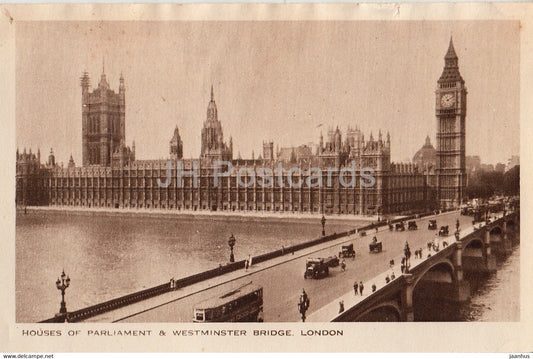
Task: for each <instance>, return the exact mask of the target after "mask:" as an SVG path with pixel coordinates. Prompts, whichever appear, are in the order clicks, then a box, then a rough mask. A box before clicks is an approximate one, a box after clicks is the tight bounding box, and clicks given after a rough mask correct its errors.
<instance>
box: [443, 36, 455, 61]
mask: <svg viewBox="0 0 533 359" xmlns="http://www.w3.org/2000/svg"><path fill="white" fill-rule="evenodd" d="M444 58H445V59H456V58H457V54H456V53H455V48H454V47H453V38H452V37H451V36H450V45H449V46H448V52H447V53H446V56H444Z"/></svg>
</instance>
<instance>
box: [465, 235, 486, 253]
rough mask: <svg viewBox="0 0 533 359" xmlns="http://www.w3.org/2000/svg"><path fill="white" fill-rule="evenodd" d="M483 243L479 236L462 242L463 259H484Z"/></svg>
mask: <svg viewBox="0 0 533 359" xmlns="http://www.w3.org/2000/svg"><path fill="white" fill-rule="evenodd" d="M485 245H486V244H485V241H484V240H483V238H482V237H480V236H473V237H470V238H468V239H467V240H465V241H463V253H462V256H463V257H485V253H486V249H485Z"/></svg>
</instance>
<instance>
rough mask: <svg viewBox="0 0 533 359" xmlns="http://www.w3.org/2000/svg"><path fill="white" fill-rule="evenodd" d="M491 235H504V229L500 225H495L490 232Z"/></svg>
mask: <svg viewBox="0 0 533 359" xmlns="http://www.w3.org/2000/svg"><path fill="white" fill-rule="evenodd" d="M489 233H490V234H502V233H503V228H502V226H501V225H499V224H498V225H495V226H493V227H492V228H491V229H490V230H489Z"/></svg>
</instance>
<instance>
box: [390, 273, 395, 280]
mask: <svg viewBox="0 0 533 359" xmlns="http://www.w3.org/2000/svg"><path fill="white" fill-rule="evenodd" d="M394 278H396V275H394V272H392V274H391V275H390V280H393V279H394Z"/></svg>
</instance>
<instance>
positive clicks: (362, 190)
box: [17, 42, 466, 214]
mask: <svg viewBox="0 0 533 359" xmlns="http://www.w3.org/2000/svg"><path fill="white" fill-rule="evenodd" d="M445 63H446V64H445V68H444V71H443V74H442V76H441V78H440V79H439V82H438V87H437V105H436V113H437V128H438V130H437V165H436V171H435V172H432V173H428V172H427V170H425V169H421V168H418V166H417V165H416V164H414V163H406V164H395V163H392V162H391V160H390V141H391V139H390V135H389V134H387V135H386V138H385V139H384V138H383V136H382V134H381V132H380V133H379V134H378V138H377V139H374V137H373V136H372V134H371V135H370V137H369V140H368V141H365V138H364V135H363V134H362V133H361V131H360V130H359V129H358V128H355V129H352V128H350V129H348V131H347V133H346V139H345V140H343V139H342V133H341V131H340V130H339V129H338V128H337V129H335V130H334V131H333V130H332V131H330V132H329V133H328V138H327V139H326V141H324V138H323V137H322V136H321V138H320V141H319V145H318V146H317V148H316V154H315V155H312V154H311V155H309V153H310V151H307V152H309V153H307V152H306V153H307V155H305V156H299V155H298V156H297V155H296V154H295V155H294V156H292V155H290V156H285V155H284V156H283V159H282V158H277V159H275V158H274V157H275V156H274V155H275V152H274V148H273V143H272V142H265V143H264V144H263V152H264V153H263V157H261V156H259V158H258V159H248V160H242V159H233V143H232V140H231V138H230V140H229V143H227V142H224V138H223V133H222V125H221V122H220V121H219V119H218V110H217V107H216V103H215V100H214V94H213V91H212V90H211V100H210V102H209V104H208V108H207V118H206V121H205V122H204V128H203V129H202V134H201V138H202V146H201V153H200V158H198V159H182V154H183V142H182V140H181V138H180V136H179V131H178V129H177V128H176V129H175V130H174V136H173V137H172V139H171V141H170V158H169V159H168V160H147V161H139V160H137V161H136V160H135V159H134V148H133V150H129V148H127V150H128V151H129V152H128V151H125V150H124V149H125V146H123V143H124V142H125V132H124V125H125V124H124V121H123V118H125V117H124V116H123V114H124V113H125V112H124V111H123V110H124V108H123V107H122V104H124V101H123V99H121V96H122V95H121V93H123V92H124V79H123V78H122V77H121V80H120V88H119V94H118V97H115V98H114V99H113V100H112V101H111V103H113V104H115V103H116V105H113V106H115V107H113V106H111V108H112V109H113V110H112V111H111V112H110V113H111V115H105V116H104V114H103V113H104V112H103V110H102V109H103V107H101V106H104V107H105V106H107V107H108V108H109V103H108V104H107V105H106V104H105V103H106V102H105V101H108V100H106V99H107V98H111V97H112V96H111V95H112V94H111V92H112V91H111V90H109V88H108V85H107V81H105V75H102V79H101V80H100V84H99V87H98V89H97V90H95V91H94V92H93V93H92V94H89V92H88V83H87V82H88V76H86V75H84V76H83V77H82V94H83V95H82V96H84V102H83V103H84V104H89V105H90V106H87V107H88V108H85V107H84V109H82V119H83V128H84V130H83V131H84V132H83V138H84V140H83V149H84V154H83V163H84V165H83V166H82V167H76V166H75V165H74V164H73V163H72V164H71V165H69V166H68V167H66V168H64V167H62V166H58V165H57V164H55V159H54V161H53V162H54V163H52V162H51V161H50V160H49V162H48V163H47V164H45V165H42V164H40V160H37V159H32V160H31V161H33V162H31V163H32V167H31V168H32V170H31V171H30V170H28V168H29V167H28V165H26V164H24V163H26V162H24V161H26V159H25V157H24V158H23V157H21V156H19V155H17V203H25V204H43V203H46V204H49V205H54V206H83V207H109V208H148V209H150V208H158V209H168V210H176V211H187V210H189V211H198V210H209V211H271V212H308V213H326V214H331V213H335V214H389V213H406V212H414V211H420V210H426V209H433V208H438V207H439V206H441V207H450V206H457V205H458V204H460V203H461V201H462V196H463V193H464V185H465V183H466V175H465V174H464V136H465V133H464V118H465V114H466V88H465V87H464V81H463V79H462V78H461V77H460V74H459V71H458V66H457V56H456V55H455V51H454V49H453V45H452V44H451V42H450V48H449V50H448V53H447V54H446V57H445ZM110 91H111V92H110ZM104 92H105V93H106V94H107V95H102V93H104ZM95 93H96V95H95ZM115 95H116V94H115ZM90 96H93V98H94V99H95V100H94V101H93V100H90V98H91V97H90ZM86 97H88V98H89V99H88V100H87V101H85V98H86ZM98 98H99V99H100V100H98V101H103V102H101V103H100V105H97V100H96V99H98ZM98 106H100V107H98ZM91 116H92V117H91ZM91 118H92V119H93V120H92V121H91ZM98 124H99V125H98ZM102 124H104V126H103V128H102ZM95 126H96V127H95ZM98 126H100V127H99V128H98ZM87 129H91V130H87ZM91 134H92V135H91ZM117 146H118V147H117ZM121 148H122V149H123V150H122V152H121ZM113 153H115V154H117V155H116V158H117V160H113ZM121 153H122V155H119V154H121ZM278 155H279V153H278ZM109 156H110V157H109ZM285 157H287V158H285ZM217 160H223V161H230V162H231V164H232V166H233V171H232V173H231V175H230V176H228V177H220V178H218V179H217V178H215V175H214V171H215V167H214V161H217ZM19 162H20V166H19ZM25 166H26V167H25ZM169 166H170V167H169ZM294 167H297V168H299V169H301V172H300V171H296V172H295V171H293V170H291V168H294ZM366 167H370V168H372V169H373V170H374V173H373V177H374V179H375V184H374V185H373V186H370V187H366V186H364V185H363V183H368V182H366V181H365V179H363V178H362V177H361V172H360V171H361V169H363V168H366ZM265 169H268V170H269V171H271V173H272V175H273V176H272V177H273V181H272V183H271V185H269V186H264V185H261V182H260V178H261V176H259V172H260V171H263V173H265V172H264V171H265ZM311 169H312V170H311ZM351 169H355V171H351ZM168 171H170V172H169V173H167V172H168ZM180 171H181V174H182V176H181V179H182V180H181V183H180V181H178V180H177V177H178V172H180ZM219 171H220V169H219ZM192 172H195V174H193V173H192ZM187 173H188V174H187ZM167 175H169V177H170V179H171V181H170V183H169V185H168V186H160V185H159V184H158V181H159V182H160V183H164V182H166V179H167ZM239 175H240V177H239ZM311 176H312V179H311V178H310V177H311ZM340 176H342V179H343V181H344V185H343V184H341V183H342V182H341V178H340ZM30 177H32V178H37V180H36V181H37V182H36V183H38V185H37V187H35V188H37V190H36V191H37V192H39V193H41V196H40V197H39V196H36V195H35V194H32V195H31V196H30V195H28V193H29V192H28V190H27V186H28V185H27V184H28V183H29V182H28V179H29V178H30ZM195 178H196V181H197V183H196V184H195ZM239 178H240V180H241V183H246V184H247V186H242V185H239V182H238V181H239ZM317 181H321V183H322V185H321V186H317V185H316V183H317ZM216 182H217V183H216ZM32 183H33V182H32ZM263 183H264V181H263ZM291 183H292V184H294V183H301V185H300V186H294V185H291ZM345 184H351V185H345ZM25 188H26V189H25ZM32 193H33V192H32ZM42 193H44V195H42ZM37 198H39V199H37Z"/></svg>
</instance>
